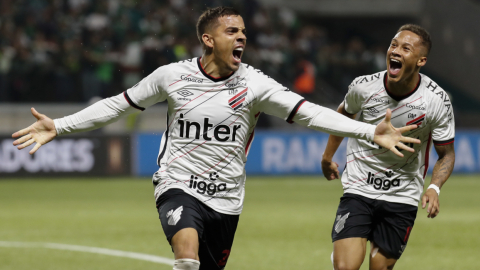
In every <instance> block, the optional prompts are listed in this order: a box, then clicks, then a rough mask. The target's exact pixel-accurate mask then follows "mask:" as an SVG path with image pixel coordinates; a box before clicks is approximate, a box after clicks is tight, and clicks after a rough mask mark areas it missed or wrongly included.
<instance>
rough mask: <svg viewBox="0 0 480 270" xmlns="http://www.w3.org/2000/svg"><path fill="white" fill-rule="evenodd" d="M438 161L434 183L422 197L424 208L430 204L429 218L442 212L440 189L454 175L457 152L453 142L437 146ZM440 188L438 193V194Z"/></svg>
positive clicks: (428, 209)
mask: <svg viewBox="0 0 480 270" xmlns="http://www.w3.org/2000/svg"><path fill="white" fill-rule="evenodd" d="M435 151H437V154H438V160H437V162H436V163H435V166H434V167H433V174H432V181H430V186H429V188H427V191H425V194H423V197H422V208H425V206H426V205H427V203H428V208H427V213H428V216H427V217H429V218H434V217H436V216H437V215H438V213H439V212H440V201H439V198H438V197H439V195H440V189H441V188H442V186H443V184H445V182H446V181H447V179H448V177H450V175H451V174H452V171H453V165H454V164H455V150H454V147H453V142H452V143H450V144H447V145H435ZM437 188H438V193H437Z"/></svg>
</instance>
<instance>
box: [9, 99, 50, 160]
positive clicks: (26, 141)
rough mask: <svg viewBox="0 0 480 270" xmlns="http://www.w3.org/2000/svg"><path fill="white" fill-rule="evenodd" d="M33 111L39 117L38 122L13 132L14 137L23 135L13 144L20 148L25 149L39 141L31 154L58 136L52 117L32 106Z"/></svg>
mask: <svg viewBox="0 0 480 270" xmlns="http://www.w3.org/2000/svg"><path fill="white" fill-rule="evenodd" d="M31 111H32V114H33V116H35V118H37V122H35V123H33V124H32V125H30V126H29V127H27V128H24V129H22V130H19V131H17V132H15V133H13V134H12V138H17V137H20V136H23V137H21V138H20V139H18V140H16V141H14V142H13V145H18V146H17V148H18V149H23V148H25V147H27V146H29V145H31V144H32V143H34V142H36V143H37V144H36V145H35V146H34V147H33V149H32V150H30V152H29V153H30V155H32V154H33V153H35V152H36V151H37V150H38V148H40V146H42V145H44V144H46V143H48V142H50V141H51V140H53V138H55V137H56V136H57V130H56V129H55V124H54V123H53V120H52V119H50V118H48V117H47V116H46V115H44V114H40V113H38V112H37V111H36V110H35V109H34V108H32V109H31Z"/></svg>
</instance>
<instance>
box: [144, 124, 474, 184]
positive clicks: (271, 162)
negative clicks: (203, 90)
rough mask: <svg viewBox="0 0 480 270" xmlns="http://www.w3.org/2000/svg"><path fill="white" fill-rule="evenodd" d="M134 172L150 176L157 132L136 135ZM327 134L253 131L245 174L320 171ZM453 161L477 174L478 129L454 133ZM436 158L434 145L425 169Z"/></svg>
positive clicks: (340, 158)
mask: <svg viewBox="0 0 480 270" xmlns="http://www.w3.org/2000/svg"><path fill="white" fill-rule="evenodd" d="M136 140H137V152H136V156H137V158H135V162H136V166H135V167H136V168H137V170H136V173H137V174H138V175H142V176H151V175H152V174H153V173H154V172H155V171H156V170H158V166H157V164H156V160H157V156H158V149H159V146H160V140H161V135H160V134H139V135H137V136H136ZM327 141H328V135H327V134H324V133H320V132H283V131H282V132H279V131H256V132H255V139H254V141H253V143H252V146H251V150H250V153H249V155H248V161H247V164H246V167H245V168H246V171H247V174H248V175H268V174H272V175H285V174H306V175H308V174H310V175H315V174H319V175H321V174H322V169H321V160H322V155H323V152H324V150H325V146H326V145H327ZM346 141H347V140H346V139H345V140H344V141H343V142H342V144H341V145H340V147H339V149H338V151H337V153H336V154H335V157H334V161H336V162H337V163H338V164H339V165H340V169H341V171H343V168H344V166H345V163H346ZM455 151H456V162H455V169H454V173H480V131H458V132H457V133H456V136H455ZM437 159H438V155H437V154H436V152H435V149H434V147H432V151H431V154H430V161H429V164H430V166H429V168H428V171H429V173H431V172H432V171H433V166H434V165H435V162H436V161H437Z"/></svg>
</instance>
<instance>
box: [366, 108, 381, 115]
mask: <svg viewBox="0 0 480 270" xmlns="http://www.w3.org/2000/svg"><path fill="white" fill-rule="evenodd" d="M368 111H369V112H370V113H371V114H374V113H379V111H378V110H377V109H375V108H368Z"/></svg>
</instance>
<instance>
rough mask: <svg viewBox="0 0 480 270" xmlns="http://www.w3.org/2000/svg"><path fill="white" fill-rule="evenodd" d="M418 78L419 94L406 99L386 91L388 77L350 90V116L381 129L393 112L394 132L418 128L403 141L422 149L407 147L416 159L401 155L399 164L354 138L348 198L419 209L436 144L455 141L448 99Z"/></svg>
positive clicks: (346, 178)
mask: <svg viewBox="0 0 480 270" xmlns="http://www.w3.org/2000/svg"><path fill="white" fill-rule="evenodd" d="M419 76H420V81H419V83H418V85H417V86H416V88H415V89H413V90H412V92H410V93H409V94H408V95H406V96H403V97H395V96H393V95H392V94H391V93H390V92H389V91H388V89H387V86H386V78H387V73H386V71H383V72H379V73H375V74H373V75H367V76H361V77H358V78H356V79H355V80H354V81H353V82H352V84H351V85H350V86H349V90H348V93H347V95H346V96H345V101H344V104H345V110H346V111H347V112H348V113H350V114H359V120H360V121H363V122H366V123H371V124H378V123H379V122H380V121H382V119H383V118H384V117H385V113H386V110H387V108H390V110H391V111H392V124H393V126H395V127H397V128H399V127H402V126H405V125H412V124H416V125H418V128H417V129H415V130H412V131H410V132H408V133H405V134H404V136H409V137H413V138H418V139H420V141H421V144H409V146H410V147H413V148H414V149H415V153H410V152H407V151H402V153H403V154H404V158H400V157H398V156H396V155H395V154H393V153H392V152H390V151H388V150H387V149H384V148H381V147H379V146H378V145H376V144H374V143H372V142H370V141H367V140H362V139H352V138H350V139H349V140H348V144H347V164H346V167H345V170H344V173H343V175H342V184H343V189H344V192H345V193H354V194H358V195H362V196H365V197H368V198H371V199H378V200H384V201H389V202H397V203H405V204H410V205H414V206H417V205H418V202H419V200H420V196H421V194H422V191H423V185H424V178H425V175H426V173H427V169H428V166H429V164H428V160H429V153H430V149H431V146H432V142H433V144H436V145H445V144H449V143H453V140H454V137H455V122H454V116H453V108H452V105H451V102H450V99H449V97H448V95H447V93H446V92H445V91H444V90H443V89H442V88H440V87H439V86H438V85H437V84H436V83H435V82H434V81H432V80H431V79H430V78H428V77H427V76H425V75H423V74H420V75H419Z"/></svg>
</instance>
